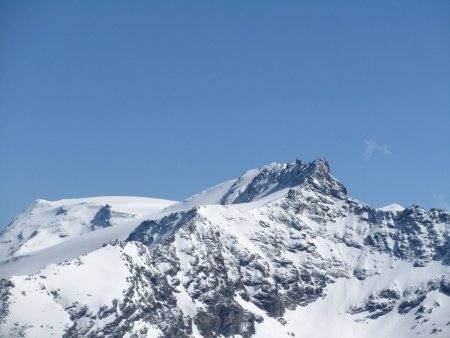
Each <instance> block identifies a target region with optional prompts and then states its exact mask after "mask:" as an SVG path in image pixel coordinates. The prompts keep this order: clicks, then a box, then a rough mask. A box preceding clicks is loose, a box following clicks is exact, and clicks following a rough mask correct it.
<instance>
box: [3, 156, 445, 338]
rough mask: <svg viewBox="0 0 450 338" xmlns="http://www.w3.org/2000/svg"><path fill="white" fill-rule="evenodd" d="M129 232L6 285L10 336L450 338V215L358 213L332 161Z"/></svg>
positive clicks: (245, 180)
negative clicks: (332, 168) (333, 170)
mask: <svg viewBox="0 0 450 338" xmlns="http://www.w3.org/2000/svg"><path fill="white" fill-rule="evenodd" d="M113 207H114V206H113ZM113 207H112V208H113ZM113 209H114V208H113ZM117 212H126V210H117ZM128 212H129V213H130V214H137V213H136V212H134V213H133V212H131V211H130V210H129V211H128ZM142 215H144V213H142ZM149 215H150V214H149ZM55 217H57V216H55ZM143 217H144V216H143ZM126 224H128V225H122V226H121V225H119V224H115V225H111V226H108V227H103V228H101V229H97V230H94V231H92V230H91V231H90V232H88V233H85V234H82V235H79V236H75V237H73V238H72V239H69V240H66V241H65V242H63V243H60V244H57V245H53V246H50V247H48V248H46V249H42V250H40V251H36V252H34V253H30V254H29V256H28V257H30V258H29V259H34V260H35V261H36V260H38V258H39V257H40V255H41V258H39V259H42V261H41V265H42V264H44V262H48V260H49V258H46V259H43V258H42V257H43V256H45V255H44V253H46V254H47V255H49V256H51V250H56V251H58V253H56V254H55V256H58V257H59V258H58V259H59V260H60V259H61V257H64V254H63V251H64V248H66V249H69V250H68V251H73V252H77V250H78V252H83V253H87V254H85V255H82V256H80V257H78V258H76V257H72V258H74V259H72V260H70V261H66V262H59V263H58V262H55V263H58V264H53V265H48V266H46V267H45V268H43V269H42V270H41V271H39V272H38V273H35V274H28V275H23V276H12V277H10V278H7V279H4V280H3V281H2V286H1V293H0V299H1V312H0V314H1V315H0V333H1V334H3V335H5V336H8V335H9V336H15V335H16V336H24V337H36V336H39V337H51V336H55V337H61V336H63V337H219V336H221V337H229V336H234V337H251V336H255V337H292V336H296V337H331V338H333V337H336V338H337V337H349V338H353V337H354V338H356V337H400V338H406V337H413V336H414V337H416V336H418V337H427V336H432V337H449V336H450V297H449V296H450V213H449V212H446V211H443V210H437V209H431V210H425V209H423V208H420V207H418V206H412V207H408V208H403V207H400V206H398V205H391V206H388V207H385V208H380V209H376V208H372V207H370V206H368V205H366V204H364V203H361V202H358V201H355V200H353V199H351V198H350V197H348V196H347V192H346V189H345V187H344V186H343V185H342V184H341V183H340V182H338V181H337V180H336V179H335V178H334V177H333V176H331V174H330V172H329V167H328V164H327V163H326V162H325V161H324V160H317V161H314V162H311V163H308V164H306V163H303V162H301V161H296V162H293V163H290V164H270V165H268V166H265V167H263V168H261V169H257V170H251V171H249V172H247V173H245V174H244V175H243V176H242V177H240V178H238V179H237V180H232V181H228V182H225V183H223V184H220V185H218V186H216V187H213V188H211V189H208V190H206V191H204V192H202V193H200V194H197V195H195V196H193V197H191V198H189V199H188V200H186V201H183V202H180V203H176V204H171V205H167V206H165V207H164V208H163V210H160V211H157V212H156V213H152V214H151V217H147V219H146V220H145V221H143V222H141V223H140V224H139V225H138V226H136V225H137V224H136V223H135V222H134V221H133V222H130V223H126ZM119 229H122V230H119ZM125 230H126V231H125ZM108 231H110V232H114V234H115V235H114V236H113V235H112V234H107V232H108ZM119 232H120V234H121V235H120V236H119V235H118V233H119ZM90 237H92V238H95V240H86V241H84V242H82V241H80V240H81V239H83V238H85V239H87V238H90ZM110 238H120V239H122V240H115V241H112V242H111V243H109V244H107V245H105V246H103V247H101V248H98V246H99V245H100V244H99V243H101V242H102V241H105V242H107V241H108V240H109V239H110ZM83 243H95V244H96V245H94V246H92V247H83V245H84V244H83ZM80 247H83V250H80V249H79V248H80ZM77 248H78V249H77ZM19 262H20V260H19ZM47 264H48V263H47ZM13 265H14V262H8V263H5V266H13ZM36 266H37V265H36ZM36 266H35V268H36ZM15 268H16V269H17V266H16V267H15ZM6 275H8V274H6Z"/></svg>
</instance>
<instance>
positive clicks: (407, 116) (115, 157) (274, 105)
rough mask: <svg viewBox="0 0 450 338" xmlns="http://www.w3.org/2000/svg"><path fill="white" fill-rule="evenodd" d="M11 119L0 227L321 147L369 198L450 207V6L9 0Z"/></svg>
mask: <svg viewBox="0 0 450 338" xmlns="http://www.w3.org/2000/svg"><path fill="white" fill-rule="evenodd" d="M0 113H1V116H0V117H1V123H0V128H1V129H0V132H1V134H0V137H1V139H0V141H1V142H0V151H1V153H0V155H1V157H0V161H1V162H0V165H1V168H0V170H1V171H0V185H1V186H0V194H1V195H0V224H1V225H6V223H8V222H9V220H10V219H11V218H12V217H13V216H14V215H16V214H17V213H18V212H20V211H21V210H22V209H23V208H25V207H26V206H27V205H28V204H29V203H30V202H31V201H32V200H34V199H36V198H44V199H50V200H54V199H61V198H70V197H83V196H95V195H139V196H150V197H161V198H169V199H183V198H185V197H187V196H189V195H191V194H193V193H196V192H198V191H200V190H202V189H204V188H207V187H209V186H212V185H214V184H216V183H219V182H222V181H224V180H228V179H231V178H234V177H237V176H238V175H239V174H240V173H242V172H243V171H245V170H247V169H250V168H254V167H259V166H261V165H264V164H266V163H269V162H274V161H276V162H289V161H293V160H294V159H295V158H301V159H304V160H306V161H309V160H313V159H316V158H319V157H325V158H326V159H327V160H328V161H329V162H330V165H331V168H332V172H333V174H334V176H336V177H337V178H338V179H340V180H341V181H342V182H343V183H344V184H345V185H346V186H347V188H348V191H349V194H350V195H351V196H353V197H355V198H357V199H360V200H362V201H365V202H368V203H370V204H372V205H374V206H382V205H385V204H389V203H393V202H397V203H400V204H403V205H410V204H413V203H414V204H420V205H423V206H425V207H431V206H437V207H448V201H449V200H450V1H448V0H433V1H429V0H423V1H416V0H404V1H402V0H399V1H392V0H377V1H361V0H358V1H334V0H333V1H282V2H280V1H189V2H187V1H132V2H130V1H2V2H1V4H0ZM1 225H0V227H1Z"/></svg>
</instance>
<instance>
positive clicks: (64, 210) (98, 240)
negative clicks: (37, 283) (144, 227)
mask: <svg viewBox="0 0 450 338" xmlns="http://www.w3.org/2000/svg"><path fill="white" fill-rule="evenodd" d="M175 203H176V202H174V201H168V200H161V199H154V198H145V197H122V196H108V197H92V198H82V199H65V200H60V201H45V200H36V201H34V202H33V203H32V204H31V205H30V206H29V207H28V208H27V209H25V210H24V211H23V212H22V213H21V214H19V215H18V216H17V217H15V218H14V219H13V221H12V222H11V223H10V224H9V225H8V226H7V227H6V228H5V229H4V230H3V232H2V233H1V234H0V277H5V276H10V275H12V274H17V273H32V272H36V271H37V270H39V269H40V268H42V267H44V266H45V265H47V264H50V263H58V262H61V261H63V260H66V259H71V258H75V257H78V256H79V255H81V254H84V253H87V252H90V251H92V250H94V249H96V248H98V247H100V246H101V245H102V244H103V243H107V242H109V241H111V240H114V239H124V238H126V237H127V236H128V234H129V233H130V232H131V231H132V230H133V229H134V228H135V227H136V226H137V225H138V224H139V223H141V222H142V221H143V220H145V219H150V218H152V217H154V216H155V217H157V216H156V215H158V214H159V212H161V211H162V210H163V209H164V208H166V207H168V206H170V205H173V204H175Z"/></svg>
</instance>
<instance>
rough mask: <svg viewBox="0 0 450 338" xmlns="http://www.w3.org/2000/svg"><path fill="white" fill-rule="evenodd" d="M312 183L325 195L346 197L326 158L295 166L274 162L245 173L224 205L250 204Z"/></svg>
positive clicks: (300, 161)
mask: <svg viewBox="0 0 450 338" xmlns="http://www.w3.org/2000/svg"><path fill="white" fill-rule="evenodd" d="M305 184H308V185H310V186H311V187H313V188H316V189H319V190H320V191H321V192H324V193H331V194H332V195H333V196H335V197H339V198H342V197H343V196H344V195H346V189H345V187H344V186H343V185H342V184H341V183H340V182H338V181H337V180H336V179H335V178H334V177H332V176H331V174H330V167H329V165H328V162H327V161H326V160H325V159H323V158H322V159H317V160H315V161H312V162H310V163H305V162H303V161H302V160H299V159H297V160H295V161H294V162H292V163H287V164H279V163H271V164H268V165H265V166H263V167H262V168H260V169H253V170H249V171H247V172H246V173H244V174H243V175H242V176H241V177H240V178H239V179H237V180H236V182H235V183H234V184H233V186H232V187H231V188H230V189H229V191H228V192H227V193H226V194H225V195H224V196H223V198H222V200H221V204H236V203H246V202H251V201H255V200H258V199H260V198H262V197H265V196H267V195H269V194H272V193H274V192H277V191H280V190H283V189H287V188H294V187H297V186H301V185H305Z"/></svg>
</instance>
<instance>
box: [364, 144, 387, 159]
mask: <svg viewBox="0 0 450 338" xmlns="http://www.w3.org/2000/svg"><path fill="white" fill-rule="evenodd" d="M375 154H379V155H382V156H387V155H390V154H391V152H390V150H389V147H388V146H387V144H378V143H377V142H375V141H371V140H366V141H364V152H363V157H364V158H365V159H366V160H367V159H369V158H371V157H372V156H373V155H375Z"/></svg>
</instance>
